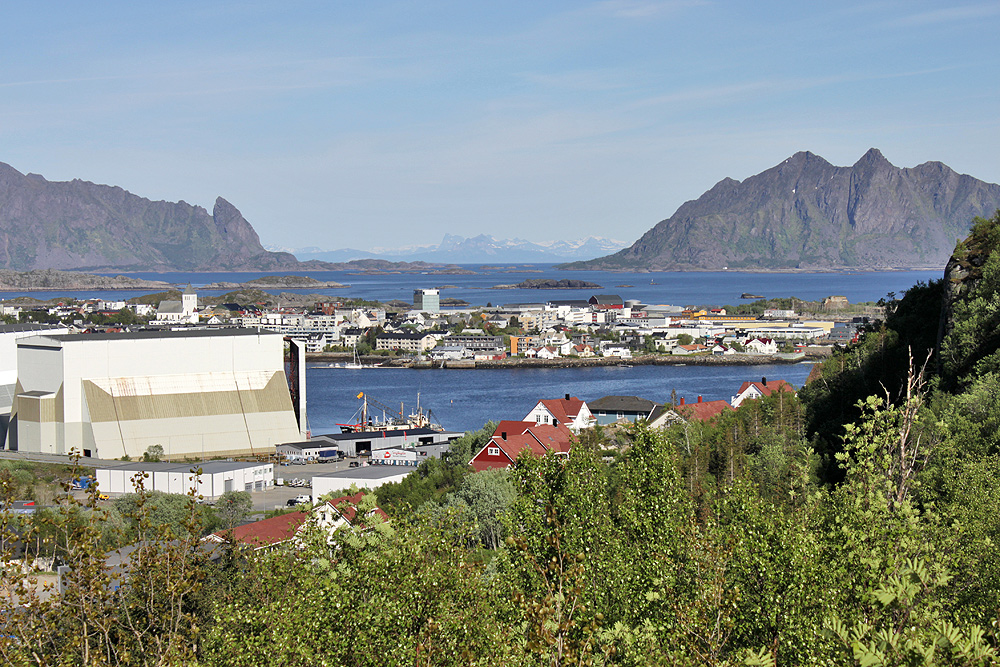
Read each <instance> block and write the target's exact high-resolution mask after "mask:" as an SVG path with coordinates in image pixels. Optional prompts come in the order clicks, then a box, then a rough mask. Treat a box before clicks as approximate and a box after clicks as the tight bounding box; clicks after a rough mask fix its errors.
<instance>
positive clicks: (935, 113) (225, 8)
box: [0, 0, 1000, 249]
mask: <svg viewBox="0 0 1000 667" xmlns="http://www.w3.org/2000/svg"><path fill="white" fill-rule="evenodd" d="M998 33H1000V3H998V2H995V1H994V2H982V3H977V2H971V3H969V4H954V5H952V4H945V3H941V2H914V1H906V2H895V1H887V2H861V3H851V2H842V3H802V2H753V3H748V2H710V1H698V0H690V1H688V0H678V1H670V0H667V1H664V2H655V1H649V2H646V1H643V0H636V1H627V0H621V1H618V0H608V1H602V2H520V3H484V2H483V3H481V2H469V1H468V0H464V1H460V2H434V1H431V0H425V1H423V2H419V3H417V2H408V3H393V2H298V1H296V0H283V1H282V2H253V1H247V2H228V3H224V2H212V1H209V0H202V1H199V2H170V3H144V2H138V3H137V2H108V1H102V2H100V3H75V2H61V3H57V2H44V1H37V2H33V3H18V4H15V3H4V4H2V5H0V161H3V162H7V163H9V164H11V165H12V166H13V167H15V168H16V169H18V170H20V171H22V172H25V173H27V172H35V173H40V174H42V175H44V176H45V177H46V178H48V179H50V180H69V179H72V178H82V179H85V180H89V181H94V182H98V183H108V184H113V185H119V186H121V187H123V188H125V189H127V190H130V191H131V192H134V193H136V194H139V195H142V196H145V197H149V198H151V199H165V200H170V201H176V200H184V201H187V202H189V203H192V204H200V205H202V206H205V207H206V208H208V209H209V210H211V207H212V204H213V202H214V201H215V198H216V197H217V196H220V195H221V196H223V197H225V198H226V199H228V200H229V201H231V202H232V203H233V204H234V205H235V206H236V207H237V208H239V209H240V210H241V211H242V212H243V214H244V216H245V217H246V218H247V219H248V220H249V221H250V222H251V224H253V225H254V227H255V229H256V230H257V231H258V233H259V234H260V236H261V239H262V241H263V242H265V243H273V244H280V245H284V246H287V247H304V246H319V247H322V248H326V249H336V248H343V247H352V248H362V249H367V248H370V247H376V246H383V247H386V246H389V247H391V246H400V245H409V244H417V243H433V242H438V241H440V239H441V237H442V235H443V234H445V233H452V234H461V235H464V236H472V235H475V234H480V233H486V234H492V235H494V236H497V237H514V236H518V237H522V238H527V239H529V240H533V241H540V240H548V239H556V238H569V239H572V238H580V237H584V236H588V235H601V236H610V237H614V238H619V239H621V240H625V241H629V242H631V241H633V240H635V239H636V238H638V236H640V235H641V234H642V233H643V232H645V231H646V230H647V229H649V228H650V227H652V226H653V225H654V224H655V223H656V222H658V221H659V220H661V219H663V218H666V217H669V216H670V215H671V214H672V213H673V212H674V210H675V209H676V208H677V207H678V206H679V205H680V204H681V203H683V202H684V201H686V200H689V199H694V198H697V197H698V196H699V195H700V194H701V193H702V192H704V191H705V190H707V189H708V188H710V187H711V186H712V185H713V184H715V183H716V182H718V181H719V180H721V179H722V178H724V177H727V176H728V177H732V178H737V179H741V180H742V179H744V178H746V177H748V176H751V175H753V174H755V173H758V172H760V171H762V170H764V169H766V168H768V167H771V166H773V165H775V164H777V163H779V162H781V161H782V160H783V159H785V158H786V157H788V156H789V155H791V154H793V153H794V152H796V151H799V150H809V151H812V152H814V153H817V154H819V155H822V156H823V157H825V158H826V159H828V160H829V161H830V162H832V163H834V164H837V165H850V164H853V163H854V162H855V161H857V159H858V158H860V157H861V155H862V154H863V153H864V152H865V151H866V150H867V149H868V148H870V147H872V146H875V147H878V148H879V149H881V150H882V152H883V154H884V155H885V156H886V157H887V158H888V159H889V160H890V161H891V162H892V163H893V164H895V165H897V166H904V167H911V166H915V165H917V164H919V163H921V162H925V161H928V160H940V161H942V162H945V163H946V164H948V165H950V166H951V167H952V168H954V169H955V170H957V171H959V172H961V173H968V174H971V175H973V176H975V177H977V178H980V179H983V180H987V181H990V182H994V183H996V182H1000V159H998V156H1000V50H998V49H997V48H996V44H995V36H996V34H998Z"/></svg>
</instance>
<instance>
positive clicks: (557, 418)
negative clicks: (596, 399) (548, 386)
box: [521, 394, 596, 433]
mask: <svg viewBox="0 0 1000 667" xmlns="http://www.w3.org/2000/svg"><path fill="white" fill-rule="evenodd" d="M521 421H526V422H534V423H535V424H563V425H565V426H566V427H567V428H568V429H569V430H570V431H572V432H573V433H579V432H580V429H584V428H589V427H591V426H593V425H594V424H595V423H596V420H595V419H594V415H593V414H591V412H590V408H589V407H587V404H586V403H585V402H584V401H581V400H580V399H579V398H577V397H576V396H570V395H569V394H566V396H565V398H556V399H546V400H541V401H538V403H536V404H535V407H533V408H532V409H531V411H530V412H529V413H528V414H527V415H525V417H524V419H522V420H521Z"/></svg>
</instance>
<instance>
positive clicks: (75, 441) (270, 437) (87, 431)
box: [8, 329, 300, 460]
mask: <svg viewBox="0 0 1000 667" xmlns="http://www.w3.org/2000/svg"><path fill="white" fill-rule="evenodd" d="M17 362H18V364H17V367H18V381H17V387H16V393H15V396H14V406H13V409H12V411H11V425H10V432H9V434H8V448H10V449H17V450H20V451H30V452H42V453H49V454H69V453H70V452H71V451H74V450H75V451H78V452H80V453H81V454H83V455H84V456H92V457H98V458H105V459H117V458H121V457H123V456H129V457H131V458H133V459H135V458H139V457H142V455H143V453H144V452H146V451H147V449H148V448H149V447H151V446H153V445H159V446H160V447H162V448H163V455H164V457H165V458H167V459H170V460H177V459H184V458H205V457H212V456H232V455H255V454H269V453H271V452H273V451H274V446H275V445H276V444H278V443H282V442H290V441H294V440H298V439H300V433H299V428H298V424H297V422H296V419H295V415H294V412H293V409H292V402H291V398H290V395H289V391H288V384H287V381H286V379H285V373H284V368H283V363H284V362H283V341H282V336H281V335H280V334H274V333H268V332H258V331H250V330H241V329H223V330H195V331H164V332H160V331H141V332H134V333H123V334H94V335H89V334H77V335H73V334H67V335H56V336H51V335H50V336H34V337H30V338H24V339H21V340H19V341H18V344H17Z"/></svg>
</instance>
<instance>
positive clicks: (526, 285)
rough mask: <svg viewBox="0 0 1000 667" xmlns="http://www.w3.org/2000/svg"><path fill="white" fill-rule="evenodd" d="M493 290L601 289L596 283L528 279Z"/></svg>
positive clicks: (498, 286) (565, 279) (569, 279)
mask: <svg viewBox="0 0 1000 667" xmlns="http://www.w3.org/2000/svg"><path fill="white" fill-rule="evenodd" d="M493 289H601V286H600V285H598V284H597V283H592V282H589V281H586V280H573V279H571V278H563V279H562V280H556V279H555V278H528V279H527V280H522V281H521V282H519V283H518V284H516V285H494V286H493Z"/></svg>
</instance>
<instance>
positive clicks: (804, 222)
mask: <svg viewBox="0 0 1000 667" xmlns="http://www.w3.org/2000/svg"><path fill="white" fill-rule="evenodd" d="M997 208H1000V185H995V184H991V183H984V182H983V181H977V180H975V179H974V178H972V177H967V178H966V177H963V178H962V179H959V178H955V175H954V172H952V171H951V169H949V168H948V167H947V166H945V165H940V163H925V165H922V166H921V167H918V168H914V169H899V168H896V167H894V166H893V165H892V164H891V163H890V162H889V161H888V160H887V159H886V158H885V156H884V155H882V153H881V152H880V151H879V150H878V149H877V148H872V149H870V150H868V151H867V152H866V153H865V154H864V155H863V156H862V157H861V159H860V160H858V162H857V163H856V164H854V165H853V166H852V167H837V166H834V165H832V164H830V163H829V162H827V161H826V160H824V159H823V158H822V157H820V156H818V155H815V154H813V153H810V152H808V151H800V152H798V153H795V155H793V156H791V157H789V158H786V159H785V160H784V161H782V162H781V163H779V164H778V165H776V166H774V167H771V168H769V169H766V170H764V171H763V172H761V173H759V174H757V175H755V176H750V177H748V178H746V179H745V180H744V181H743V182H742V183H737V182H736V181H733V180H731V179H724V180H722V181H719V182H718V183H717V184H716V185H714V186H713V187H712V188H711V189H710V190H709V191H708V192H707V193H705V194H704V195H702V196H701V197H699V198H698V199H696V200H693V201H688V202H686V203H684V204H683V205H681V207H680V208H678V209H677V212H676V213H674V215H672V216H671V217H669V218H667V219H666V220H663V221H661V222H660V223H658V224H657V225H656V226H654V227H653V228H652V229H650V230H649V231H647V232H646V233H645V234H644V235H643V236H642V237H641V238H640V239H639V240H638V241H636V242H635V243H633V244H632V246H631V247H629V248H627V249H625V250H623V251H621V252H619V253H616V254H614V255H609V256H607V257H603V258H600V259H595V260H591V261H589V262H577V263H574V264H572V265H568V266H567V268H574V269H628V270H639V269H649V270H653V271H678V270H718V269H721V268H723V267H728V268H729V269H744V270H758V271H760V270H774V269H806V270H821V269H828V268H857V269H863V270H865V269H867V270H872V269H879V268H927V267H940V266H944V263H945V262H946V261H947V259H948V257H949V256H950V255H951V251H952V249H953V247H954V240H955V239H956V238H960V237H964V236H966V234H967V232H968V229H969V226H970V224H971V221H972V219H973V218H974V217H976V216H985V215H989V214H991V213H992V212H993V211H994V210H996V209H997Z"/></svg>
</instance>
